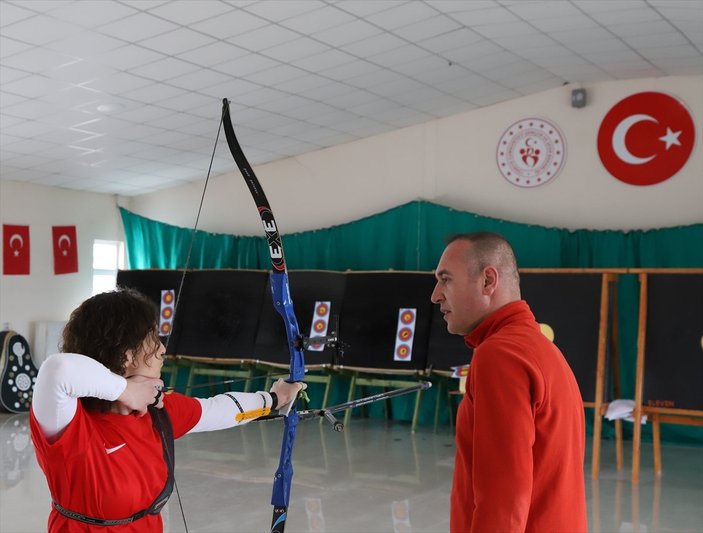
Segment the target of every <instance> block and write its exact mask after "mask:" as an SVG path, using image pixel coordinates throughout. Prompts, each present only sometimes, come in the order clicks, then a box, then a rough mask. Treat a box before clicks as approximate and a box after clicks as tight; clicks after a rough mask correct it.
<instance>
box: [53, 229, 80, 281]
mask: <svg viewBox="0 0 703 533" xmlns="http://www.w3.org/2000/svg"><path fill="white" fill-rule="evenodd" d="M51 234H52V239H51V240H52V242H53V243H54V274H73V273H74V272H78V243H77V242H76V226H52V227H51Z"/></svg>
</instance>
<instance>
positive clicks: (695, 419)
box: [630, 268, 703, 484]
mask: <svg viewBox="0 0 703 533" xmlns="http://www.w3.org/2000/svg"><path fill="white" fill-rule="evenodd" d="M630 272H632V273H638V274H639V281H640V308H639V325H638V330H637V367H636V374H635V408H634V412H633V417H634V419H635V424H634V430H633V434H632V483H633V484H637V483H639V475H640V453H641V442H642V424H640V423H639V420H641V417H642V415H647V416H648V417H649V418H650V419H651V421H652V448H653V453H654V474H655V476H659V475H661V473H662V460H661V433H660V431H661V430H660V425H661V424H662V423H664V424H681V425H689V426H703V409H680V408H676V407H660V406H650V405H643V398H644V376H645V373H644V368H645V366H644V365H645V356H646V351H647V315H648V304H649V293H648V285H649V276H650V275H656V274H677V275H679V274H680V275H703V269H701V268H677V269H665V268H660V269H632V270H630ZM693 379H695V377H693Z"/></svg>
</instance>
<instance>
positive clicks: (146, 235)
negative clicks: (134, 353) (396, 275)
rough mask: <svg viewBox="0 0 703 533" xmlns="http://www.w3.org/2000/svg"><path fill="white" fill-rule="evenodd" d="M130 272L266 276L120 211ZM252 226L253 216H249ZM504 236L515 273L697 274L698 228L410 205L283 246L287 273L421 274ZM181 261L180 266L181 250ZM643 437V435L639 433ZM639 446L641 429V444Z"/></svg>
mask: <svg viewBox="0 0 703 533" xmlns="http://www.w3.org/2000/svg"><path fill="white" fill-rule="evenodd" d="M120 213H121V216H122V221H123V224H124V230H125V239H126V242H127V250H128V254H129V266H130V268H138V269H146V268H167V269H179V268H186V266H187V268H251V269H268V268H269V265H270V262H269V256H268V249H267V247H266V241H265V238H264V237H263V236H262V237H244V236H235V235H223V234H213V233H206V232H203V231H195V232H194V231H192V230H190V229H186V228H179V227H176V226H170V225H168V224H164V223H162V222H158V221H155V220H150V219H147V218H144V217H141V216H139V215H137V214H135V213H131V212H130V211H128V210H126V209H123V208H120ZM252 216H255V215H254V213H253V211H252ZM471 231H493V232H496V233H500V234H502V235H504V236H505V237H506V238H507V239H508V240H509V241H510V242H511V243H512V245H513V247H514V248H515V254H516V256H517V260H518V264H519V265H520V266H521V267H523V268H529V267H533V268H608V267H611V268H614V267H621V268H638V267H662V268H664V267H703V224H693V225H689V226H679V227H673V228H662V229H656V230H648V231H628V232H622V231H595V230H578V231H569V230H565V229H559V228H547V227H543V226H535V225H530V224H519V223H516V222H509V221H505V220H499V219H495V218H489V217H483V216H479V215H476V214H473V213H468V212H464V211H457V210H454V209H450V208H448V207H444V206H441V205H437V204H433V203H430V202H420V201H416V202H410V203H408V204H404V205H401V206H399V207H396V208H393V209H390V210H388V211H385V212H383V213H379V214H376V215H373V216H369V217H366V218H363V219H360V220H357V221H354V222H349V223H347V224H341V225H339V226H334V227H330V228H325V229H317V230H312V231H305V232H300V233H292V234H288V235H284V236H283V241H284V249H285V253H286V261H287V264H288V268H289V269H321V270H338V271H345V270H388V269H394V270H419V271H431V270H432V269H433V268H434V267H435V265H436V264H437V261H438V260H439V257H440V255H441V253H442V250H443V249H444V243H445V240H446V238H447V237H448V236H450V235H451V234H454V233H463V232H471ZM191 241H192V243H193V244H192V252H191V257H190V260H187V257H188V250H189V248H190V247H191ZM638 297H639V289H638V282H637V278H636V276H634V275H626V276H622V277H621V279H620V283H619V284H618V318H619V326H620V337H619V352H620V370H621V391H622V396H623V397H625V398H631V397H633V396H634V378H635V360H636V345H637V343H636V341H637V316H638V306H639V302H638ZM647 428H649V426H647ZM648 436H649V433H648V429H647V430H646V431H645V438H647V437H648ZM662 438H663V439H664V440H670V441H672V440H673V441H676V442H695V443H698V444H703V428H691V427H683V426H664V427H663V428H662Z"/></svg>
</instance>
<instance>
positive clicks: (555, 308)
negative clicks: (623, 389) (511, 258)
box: [520, 272, 608, 402]
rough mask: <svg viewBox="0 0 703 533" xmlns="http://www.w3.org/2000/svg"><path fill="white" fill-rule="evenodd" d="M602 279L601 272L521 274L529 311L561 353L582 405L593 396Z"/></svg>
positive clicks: (523, 292)
mask: <svg viewBox="0 0 703 533" xmlns="http://www.w3.org/2000/svg"><path fill="white" fill-rule="evenodd" d="M602 276H603V274H600V273H579V274H576V273H568V274H557V273H532V272H530V273H521V274H520V289H521V291H522V298H523V299H524V300H526V301H527V303H528V305H529V306H530V309H532V312H533V313H534V315H535V318H536V319H537V322H539V324H540V327H541V328H542V332H543V333H544V334H545V335H547V336H548V337H551V340H552V341H553V342H554V344H556V345H557V347H558V348H559V349H560V350H561V352H562V353H563V354H564V357H565V358H566V361H567V362H568V363H569V366H570V367H571V370H572V371H573V373H574V375H575V376H576V381H577V382H578V385H579V388H580V389H581V397H582V399H583V401H585V402H593V401H594V400H595V396H596V365H597V362H598V335H599V329H600V305H601V302H600V299H601V283H602ZM607 366H608V365H606V367H607Z"/></svg>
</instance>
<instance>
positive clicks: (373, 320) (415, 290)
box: [340, 272, 435, 371]
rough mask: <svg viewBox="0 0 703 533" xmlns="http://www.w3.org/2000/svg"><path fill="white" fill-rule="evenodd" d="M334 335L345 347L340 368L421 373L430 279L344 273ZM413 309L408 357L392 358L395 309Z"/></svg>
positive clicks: (425, 275) (420, 275) (410, 274)
mask: <svg viewBox="0 0 703 533" xmlns="http://www.w3.org/2000/svg"><path fill="white" fill-rule="evenodd" d="M346 276H347V282H346V288H345V291H344V303H343V304H342V314H341V320H340V336H341V338H342V340H343V341H344V342H345V343H347V344H348V345H349V346H348V348H347V349H346V351H345V355H344V360H343V361H342V363H341V364H342V365H344V366H348V367H357V368H363V369H370V370H373V369H392V370H412V371H417V370H424V369H425V368H426V364H427V343H428V338H429V331H430V321H431V320H432V302H431V301H430V296H431V294H432V289H433V288H434V283H435V279H434V276H433V275H432V274H430V273H421V272H363V273H361V272H349V273H347V274H346ZM400 309H415V312H414V313H415V326H414V335H413V342H412V354H411V357H410V358H408V360H402V361H398V360H394V355H395V352H396V337H397V334H398V329H399V328H398V322H399V310H400Z"/></svg>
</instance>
